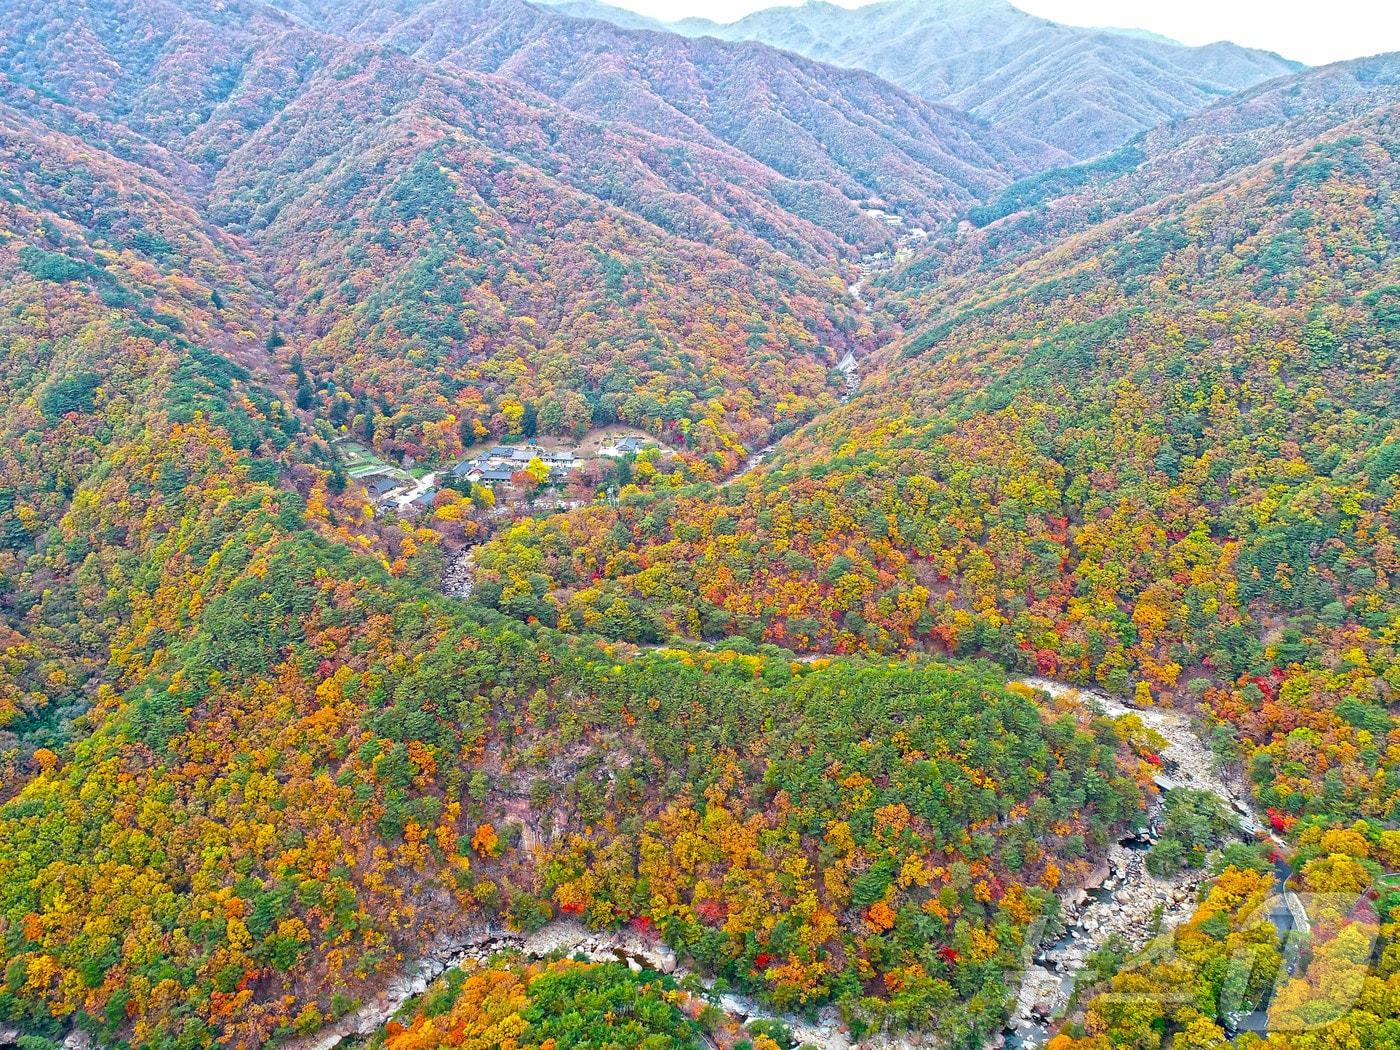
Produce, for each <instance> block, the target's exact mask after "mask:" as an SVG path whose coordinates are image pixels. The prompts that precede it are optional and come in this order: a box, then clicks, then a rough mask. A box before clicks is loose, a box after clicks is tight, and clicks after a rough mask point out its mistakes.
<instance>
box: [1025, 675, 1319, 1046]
mask: <svg viewBox="0 0 1400 1050" xmlns="http://www.w3.org/2000/svg"><path fill="white" fill-rule="evenodd" d="M1020 684H1021V685H1026V686H1030V687H1031V688H1033V689H1038V690H1040V691H1041V692H1044V693H1047V694H1049V695H1050V696H1052V697H1055V698H1056V699H1071V700H1076V701H1079V702H1082V703H1091V704H1094V705H1096V706H1097V707H1098V709H1099V710H1101V711H1102V712H1103V713H1104V714H1105V715H1107V716H1109V717H1111V718H1121V717H1123V716H1125V715H1130V714H1131V715H1136V716H1137V717H1138V718H1139V719H1140V720H1141V721H1142V723H1143V725H1145V726H1146V727H1148V728H1149V729H1151V730H1153V731H1154V732H1156V733H1158V734H1159V735H1160V736H1161V737H1162V738H1163V739H1164V740H1165V741H1166V743H1165V746H1164V747H1163V748H1162V760H1163V768H1164V772H1163V774H1162V775H1161V776H1159V777H1157V778H1156V781H1157V786H1158V787H1159V788H1161V789H1162V790H1163V791H1166V790H1169V789H1171V788H1174V787H1185V788H1194V789H1196V790H1199V791H1206V792H1209V793H1210V794H1212V795H1215V796H1216V797H1217V798H1219V799H1220V800H1221V801H1222V802H1224V803H1225V804H1226V806H1228V807H1229V809H1230V810H1231V811H1232V812H1233V813H1234V814H1235V817H1236V819H1237V821H1238V824H1239V831H1240V834H1241V836H1242V837H1243V838H1245V839H1251V838H1254V837H1256V836H1258V835H1260V834H1268V835H1269V837H1270V838H1271V839H1272V840H1273V841H1274V843H1275V844H1276V845H1280V846H1281V845H1283V843H1282V841H1281V840H1280V839H1279V838H1278V837H1277V836H1276V835H1273V834H1272V833H1269V832H1268V831H1267V829H1266V828H1265V827H1264V825H1263V824H1262V823H1261V822H1260V820H1259V818H1258V816H1257V815H1256V814H1255V812H1254V808H1253V806H1252V805H1251V804H1250V802H1249V800H1248V799H1247V797H1245V795H1244V789H1243V788H1242V787H1237V786H1234V785H1232V784H1230V783H1228V782H1227V780H1226V779H1225V778H1224V777H1222V776H1221V775H1220V773H1219V771H1218V769H1217V763H1216V761H1215V758H1214V756H1213V755H1212V754H1211V751H1210V749H1209V748H1208V747H1207V746H1206V744H1205V742H1204V741H1203V740H1202V739H1201V737H1200V734H1199V733H1198V732H1197V730H1196V724H1195V722H1194V721H1193V720H1192V719H1191V718H1190V716H1188V715H1186V714H1185V713H1183V712H1180V711H1173V710H1169V709H1163V708H1142V707H1137V706H1134V705H1130V704H1128V703H1126V702H1124V701H1123V700H1121V699H1119V698H1117V697H1113V696H1110V695H1108V694H1107V693H1103V692H1101V691H1098V690H1094V689H1084V688H1081V687H1079V686H1074V685H1070V684H1068V683H1065V682H1057V681H1055V680H1053V679H1049V678H1039V677H1031V678H1023V679H1021V680H1020ZM1149 844H1150V840H1149V841H1143V840H1141V839H1135V840H1128V839H1125V840H1123V842H1121V843H1119V844H1118V845H1117V846H1114V847H1113V848H1112V849H1110V851H1109V855H1108V860H1107V863H1106V864H1105V865H1104V866H1103V867H1101V868H1100V870H1099V873H1098V874H1097V875H1096V877H1094V878H1091V879H1090V880H1089V883H1088V884H1087V885H1085V886H1083V887H1081V888H1079V889H1076V890H1073V891H1071V892H1070V893H1068V894H1066V895H1065V896H1064V898H1062V908H1063V920H1062V925H1063V933H1062V934H1061V935H1060V936H1059V937H1058V939H1056V940H1055V941H1054V942H1053V943H1052V944H1050V945H1048V946H1043V947H1039V948H1037V949H1036V951H1035V953H1034V958H1033V960H1032V961H1031V962H1030V964H1029V965H1028V966H1027V968H1026V973H1025V976H1024V977H1023V979H1022V982H1021V986H1020V988H1019V991H1018V994H1017V999H1016V1006H1015V1008H1014V1010H1013V1013H1012V1017H1011V1020H1010V1022H1009V1023H1008V1025H1007V1028H1006V1030H1005V1031H1004V1032H1003V1037H1002V1040H1001V1043H1002V1045H1005V1046H1010V1047H1016V1048H1022V1047H1024V1048H1030V1047H1037V1046H1040V1045H1043V1044H1044V1042H1045V1041H1046V1040H1048V1038H1049V1035H1050V1028H1051V1023H1052V1022H1053V1021H1054V1020H1055V1019H1056V1018H1057V1017H1058V1015H1059V1014H1060V1013H1062V1012H1063V1010H1064V1009H1065V1008H1066V1007H1067V1006H1068V1005H1069V1001H1070V997H1071V996H1072V994H1073V991H1074V985H1075V981H1076V979H1077V978H1078V977H1079V975H1080V974H1081V973H1083V971H1084V968H1085V966H1086V965H1087V963H1088V960H1089V958H1090V957H1091V956H1092V955H1093V954H1094V953H1095V952H1097V951H1098V950H1099V949H1101V948H1103V947H1104V946H1106V945H1107V944H1109V943H1110V941H1121V942H1122V943H1123V945H1124V946H1125V947H1126V948H1127V949H1128V950H1129V951H1130V952H1137V951H1141V950H1142V949H1143V948H1144V947H1146V946H1147V944H1148V943H1149V942H1150V941H1151V940H1153V939H1154V938H1155V937H1158V936H1162V935H1165V934H1169V933H1170V932H1171V931H1172V930H1173V929H1175V928H1176V927H1177V926H1179V925H1181V924H1182V923H1183V922H1185V921H1186V920H1187V919H1189V918H1190V917H1191V914H1192V912H1194V910H1195V906H1196V898H1197V895H1198V892H1199V890H1200V888H1201V886H1202V885H1203V884H1204V883H1205V882H1206V881H1207V875H1206V874H1205V872H1203V871H1192V870H1188V871H1183V872H1181V873H1179V874H1177V875H1174V876H1172V877H1171V878H1166V879H1162V878H1157V877H1156V876H1154V875H1152V874H1151V872H1149V871H1148V870H1147V866H1146V864H1145V862H1144V857H1145V849H1146V847H1147V846H1148V845H1149ZM1290 874H1291V872H1290V871H1289V869H1288V868H1287V867H1286V866H1285V865H1279V868H1278V871H1277V876H1276V877H1277V881H1276V892H1277V893H1278V894H1279V895H1280V896H1281V897H1282V898H1283V900H1284V901H1286V902H1288V904H1289V910H1292V908H1293V904H1294V902H1295V901H1296V898H1294V895H1293V894H1292V893H1291V892H1290V891H1289V890H1288V888H1287V886H1286V880H1287V879H1288V877H1289V875H1290ZM1298 910H1299V911H1301V908H1299V909H1298ZM1303 923H1306V917H1305V916H1304V918H1303ZM1300 928H1301V929H1304V930H1305V929H1306V927H1305V925H1301V926H1300Z"/></svg>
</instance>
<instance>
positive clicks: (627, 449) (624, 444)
mask: <svg viewBox="0 0 1400 1050" xmlns="http://www.w3.org/2000/svg"><path fill="white" fill-rule="evenodd" d="M645 447H646V442H645V441H643V440H642V439H641V438H637V437H625V438H620V439H619V440H618V441H617V442H615V443H614V444H613V445H612V446H610V447H609V448H602V449H599V450H598V453H599V455H603V456H611V457H613V458H614V459H616V458H617V457H619V456H632V455H636V454H637V453H638V452H640V451H641V450H642V449H644V448H645Z"/></svg>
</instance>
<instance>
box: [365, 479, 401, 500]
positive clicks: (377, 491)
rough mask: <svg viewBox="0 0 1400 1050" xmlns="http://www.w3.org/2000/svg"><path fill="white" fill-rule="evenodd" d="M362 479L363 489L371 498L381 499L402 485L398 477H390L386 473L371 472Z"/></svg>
mask: <svg viewBox="0 0 1400 1050" xmlns="http://www.w3.org/2000/svg"><path fill="white" fill-rule="evenodd" d="M362 480H363V481H364V484H365V490H366V491H367V492H368V493H369V495H370V498H371V499H383V498H384V497H385V496H387V495H389V493H391V492H393V491H394V490H395V489H399V488H402V487H403V482H402V481H400V480H399V479H398V478H395V477H390V476H389V475H388V474H373V475H371V476H369V477H367V478H364V479H362Z"/></svg>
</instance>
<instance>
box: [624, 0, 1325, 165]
mask: <svg viewBox="0 0 1400 1050" xmlns="http://www.w3.org/2000/svg"><path fill="white" fill-rule="evenodd" d="M600 16H602V17H607V14H606V12H605V11H604V12H600ZM672 28H674V29H676V30H677V31H678V32H681V33H685V34H687V35H692V36H713V37H718V38H720V39H723V40H758V41H762V42H763V43H766V44H771V45H773V46H774V47H779V48H783V49H784V50H788V51H795V52H797V53H798V54H801V55H807V56H808V57H810V58H815V59H817V60H819V61H822V62H831V63H833V64H835V65H838V66H849V67H854V68H857V69H868V70H870V71H871V72H872V73H876V74H878V75H879V76H881V77H884V78H885V79H886V80H889V81H891V82H893V83H895V84H900V85H902V86H903V87H906V88H908V89H909V90H910V91H913V92H914V93H915V94H918V95H922V96H923V97H924V98H926V99H931V100H933V101H936V102H944V103H947V104H948V105H951V106H955V107H957V108H958V109H964V110H967V111H968V112H970V113H973V114H975V115H977V116H979V117H982V118H984V119H986V120H988V121H990V122H991V123H992V124H993V125H994V126H996V127H997V128H1000V129H1002V130H1004V131H1007V132H1014V133H1018V134H1020V135H1024V136H1027V137H1030V138H1036V139H1039V140H1041V141H1043V142H1047V143H1049V144H1050V145H1052V146H1055V147H1057V148H1059V149H1062V150H1064V151H1065V152H1066V153H1068V154H1070V155H1071V156H1072V157H1075V158H1076V159H1079V160H1084V159H1087V158H1090V157H1093V156H1096V155H1098V154H1100V153H1103V152H1105V151H1107V150H1110V149H1112V148H1114V147H1115V146H1119V145H1121V144H1123V143H1124V142H1126V141H1127V140H1128V139H1130V138H1132V137H1133V136H1134V135H1136V134H1137V133H1138V132H1141V131H1145V130H1147V129H1149V128H1152V127H1155V126H1156V125H1158V124H1160V123H1162V122H1163V121H1165V120H1168V119H1170V118H1172V117H1180V116H1184V115H1186V114H1188V113H1191V112H1193V111H1195V110H1197V109H1200V108H1201V107H1202V106H1205V105H1207V104H1209V103H1210V102H1212V101H1214V100H1216V99H1218V98H1219V97H1221V96H1223V95H1227V94H1230V93H1231V92H1234V91H1238V90H1239V89H1240V88H1245V87H1249V86H1250V85H1252V84H1256V83H1258V82H1259V81H1261V80H1266V79H1268V78H1270V77H1275V76H1279V75H1280V74H1284V73H1289V72H1292V71H1294V70H1296V69H1298V68H1300V67H1299V66H1298V64H1297V63H1294V62H1289V61H1287V60H1285V59H1282V58H1280V57H1279V56H1278V55H1275V54H1272V53H1269V52H1265V51H1256V50H1251V49H1249V48H1244V47H1239V46H1238V45H1235V44H1229V43H1218V44H1211V45H1209V46H1207V47H1185V46H1183V45H1180V44H1176V43H1173V42H1171V41H1169V40H1162V39H1159V38H1153V37H1149V36H1144V35H1131V34H1127V33H1122V32H1115V31H1111V30H1099V29H1079V28H1075V27H1071V26H1064V25H1059V24H1057V23H1055V22H1051V21H1048V20H1046V19H1043V18H1037V17H1035V16H1034V15H1029V14H1026V13H1025V12H1024V11H1021V10H1019V9H1017V8H1016V7H1014V6H1012V5H1011V4H1010V3H1008V2H1007V0H885V2H883V3H875V4H867V5H865V6H862V7H856V8H845V7H838V6H836V5H834V4H829V3H825V2H822V0H809V2H807V3H803V4H801V5H798V6H793V7H773V8H768V9H765V10H762V11H759V12H757V13H755V14H752V15H749V16H747V17H746V18H742V19H740V20H739V21H737V22H733V23H730V24H728V25H720V24H717V23H714V22H710V21H707V20H705V19H686V20H684V21H680V22H677V23H675V25H674V26H673V27H672Z"/></svg>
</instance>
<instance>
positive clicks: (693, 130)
mask: <svg viewBox="0 0 1400 1050" xmlns="http://www.w3.org/2000/svg"><path fill="white" fill-rule="evenodd" d="M307 17H308V18H313V19H314V20H315V21H316V23H317V24H319V25H321V26H323V27H325V28H327V29H328V30H330V31H333V32H336V33H340V34H343V35H346V36H349V37H350V38H352V39H356V40H363V41H375V42H379V43H386V44H390V45H392V46H394V47H396V48H399V49H401V50H403V51H405V52H407V53H409V54H412V55H414V56H416V57H418V58H421V59H424V60H426V61H430V62H435V63H449V64H452V65H456V66H460V67H463V68H468V69H474V70H480V71H483V72H488V73H494V74H497V75H500V76H503V77H508V78H510V79H512V80H516V81H518V82H520V83H523V84H526V85H528V86H529V87H531V88H533V89H534V90H536V91H539V92H541V93H543V94H545V95H548V96H549V97H551V98H553V99H555V100H556V101H558V102H560V103H561V104H562V105H564V106H566V107H568V108H569V109H572V110H574V111H575V112H578V113H582V114H586V115H589V116H593V117H596V118H600V119H605V120H608V121H615V122H622V123H626V124H630V125H633V126H637V127H640V128H643V129H645V130H647V131H650V132H653V133H655V134H659V135H662V136H664V137H667V138H679V139H683V140H686V141H693V142H698V143H704V144H709V145H712V146H714V147H715V148H727V149H732V150H738V151H740V152H742V153H743V154H745V155H746V156H748V157H750V158H751V159H752V160H754V161H756V162H757V163H759V164H761V165H762V166H764V167H765V168H769V169H772V170H773V171H775V172H777V173H779V174H781V175H782V176H784V177H786V178H789V179H795V180H798V181H799V182H801V183H803V184H807V183H818V184H821V185H824V186H827V187H833V188H835V189H836V190H837V191H839V192H840V193H841V195H842V196H844V197H845V198H847V199H848V200H850V201H855V202H862V203H863V202H873V203H874V204H876V205H877V206H880V207H886V208H891V209H893V210H895V211H897V212H899V213H900V214H902V215H904V216H906V218H907V219H909V220H911V221H920V222H924V223H933V222H936V221H938V220H939V219H947V218H950V217H952V216H953V215H955V214H957V213H958V212H959V211H961V210H962V209H963V208H965V207H966V206H967V204H968V203H969V202H971V201H972V200H973V199H975V198H978V197H981V196H983V195H985V194H986V192H987V189H988V187H989V186H990V185H995V184H996V183H997V182H998V181H999V180H1000V179H1002V178H1005V177H1006V176H1007V175H1009V174H1011V173H1014V172H1026V171H1030V170H1039V169H1040V168H1043V167H1046V166H1048V165H1049V164H1051V163H1054V162H1055V160H1056V159H1057V158H1062V157H1063V154H1061V153H1059V152H1058V151H1056V150H1054V149H1051V148H1049V147H1046V146H1044V145H1043V144H1041V143H1039V142H1038V141H1037V140H1035V139H1033V138H1030V137H1027V136H1023V135H1004V134H1001V133H999V132H997V131H995V130H993V129H992V128H990V127H988V126H986V125H985V124H983V123H981V122H978V121H976V120H973V119H970V118H968V117H967V116H966V115H965V114H963V113H961V112H957V111H954V110H952V109H949V108H947V107H944V106H937V105H933V104H930V103H928V102H925V101H923V100H921V99H919V98H916V97H914V96H911V95H909V94H907V93H905V92H903V91H900V90H899V89H897V88H894V87H893V86H891V85H890V84H888V83H886V82H884V81H881V80H879V79H878V78H876V77H873V76H870V75H868V74H866V73H862V72H859V71H853V70H843V69H836V68H834V67H831V66H825V65H821V64H819V63H816V62H811V61H806V60H803V59H801V58H798V57H797V56H794V55H791V54H788V53H785V52H781V51H777V50H774V49H772V48H768V47H763V46H760V45H756V44H746V43H738V44H729V43H721V42H719V41H715V40H686V39H683V38H681V37H678V36H675V35H674V34H670V33H655V32H646V31H633V30H625V29H622V28H619V27H617V26H614V25H611V24H609V23H605V22H601V21H597V20H588V19H575V18H568V17H565V16H563V15H561V14H559V13H557V12H555V11H554V10H551V9H547V8H541V7H537V6H535V5H532V4H528V3H524V2H523V0H403V2H401V3H398V4H397V5H384V4H380V3H376V2H373V0H357V2H354V3H346V4H341V3H335V4H332V3H324V4H321V5H320V6H319V7H316V8H315V9H314V12H313V14H309V15H308V16H307ZM600 56H601V57H600Z"/></svg>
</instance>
